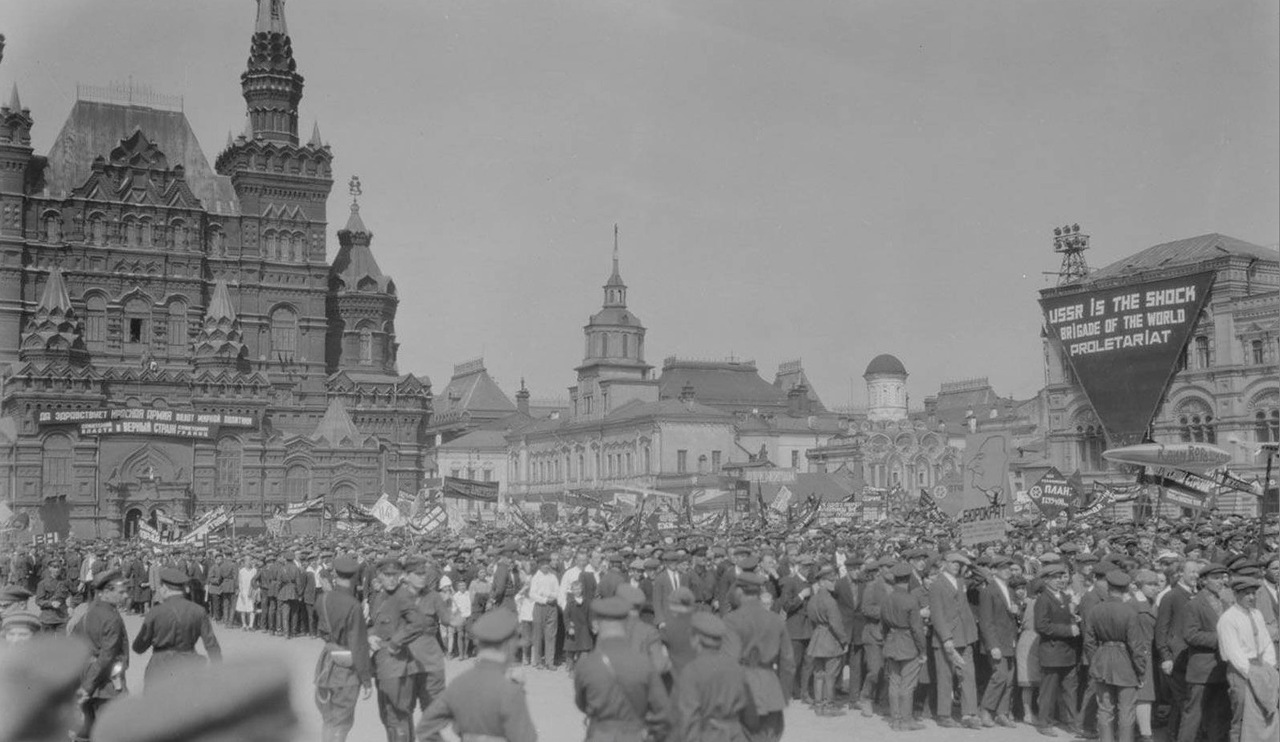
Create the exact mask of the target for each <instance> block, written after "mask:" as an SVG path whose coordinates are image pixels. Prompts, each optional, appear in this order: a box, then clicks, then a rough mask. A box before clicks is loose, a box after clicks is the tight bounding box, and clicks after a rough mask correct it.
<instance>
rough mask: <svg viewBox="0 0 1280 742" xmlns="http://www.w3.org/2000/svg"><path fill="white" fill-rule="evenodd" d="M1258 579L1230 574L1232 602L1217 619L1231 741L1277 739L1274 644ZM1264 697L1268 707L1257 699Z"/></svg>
mask: <svg viewBox="0 0 1280 742" xmlns="http://www.w3.org/2000/svg"><path fill="white" fill-rule="evenodd" d="M1261 587H1262V583H1261V581H1259V580H1258V579H1257V578H1254V577H1236V578H1234V579H1232V581H1231V590H1232V592H1234V593H1235V603H1234V604H1233V605H1232V606H1231V607H1229V608H1227V609H1226V610H1225V611H1223V612H1222V616H1221V617H1219V618H1218V627H1217V629H1218V648H1219V654H1221V656H1222V659H1223V660H1224V661H1225V663H1226V665H1227V684H1228V687H1229V689H1230V696H1231V739H1232V740H1233V742H1234V741H1235V740H1241V741H1243V740H1253V739H1259V740H1263V739H1266V740H1274V739H1277V738H1278V737H1280V714H1278V713H1277V712H1276V689H1277V687H1278V686H1280V675H1278V674H1277V671H1276V653H1275V647H1274V646H1273V645H1272V643H1271V637H1270V636H1269V635H1268V634H1267V633H1266V630H1265V629H1266V626H1265V622H1266V619H1265V618H1264V617H1263V615H1262V611H1260V610H1258V605H1257V604H1258V594H1259V591H1260V589H1261ZM1262 698H1267V699H1269V701H1270V704H1269V706H1264V705H1263V702H1262V701H1260V700H1259V699H1262Z"/></svg>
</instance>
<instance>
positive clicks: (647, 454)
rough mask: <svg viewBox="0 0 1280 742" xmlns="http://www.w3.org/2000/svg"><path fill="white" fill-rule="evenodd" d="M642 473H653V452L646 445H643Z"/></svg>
mask: <svg viewBox="0 0 1280 742" xmlns="http://www.w3.org/2000/svg"><path fill="white" fill-rule="evenodd" d="M644 473H645V474H652V473H653V453H652V452H651V451H650V450H649V447H648V446H645V447H644Z"/></svg>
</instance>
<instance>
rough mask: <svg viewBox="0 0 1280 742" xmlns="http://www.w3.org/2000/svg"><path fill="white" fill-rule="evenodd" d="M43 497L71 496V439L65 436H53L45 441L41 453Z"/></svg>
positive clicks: (41, 487)
mask: <svg viewBox="0 0 1280 742" xmlns="http://www.w3.org/2000/svg"><path fill="white" fill-rule="evenodd" d="M41 460H42V464H43V467H42V469H43V470H42V474H43V476H42V477H41V480H40V489H41V493H40V494H41V495H42V496H43V497H44V498H46V499H47V498H50V497H68V496H70V495H71V439H70V438H68V437H66V436H65V435H51V436H49V437H48V438H46V439H45V440H44V450H43V451H42V452H41Z"/></svg>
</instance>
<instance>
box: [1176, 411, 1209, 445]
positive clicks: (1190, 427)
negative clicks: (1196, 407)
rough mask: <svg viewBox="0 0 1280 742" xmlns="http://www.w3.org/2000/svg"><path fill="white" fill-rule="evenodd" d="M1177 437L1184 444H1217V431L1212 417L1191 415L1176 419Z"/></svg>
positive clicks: (1197, 414)
mask: <svg viewBox="0 0 1280 742" xmlns="http://www.w3.org/2000/svg"><path fill="white" fill-rule="evenodd" d="M1178 427H1179V437H1181V438H1182V440H1183V441H1184V442H1192V441H1194V442H1196V443H1217V442H1218V431H1217V427H1216V426H1215V425H1214V422H1213V415H1209V414H1199V413H1196V414H1191V415H1182V416H1181V417H1179V418H1178Z"/></svg>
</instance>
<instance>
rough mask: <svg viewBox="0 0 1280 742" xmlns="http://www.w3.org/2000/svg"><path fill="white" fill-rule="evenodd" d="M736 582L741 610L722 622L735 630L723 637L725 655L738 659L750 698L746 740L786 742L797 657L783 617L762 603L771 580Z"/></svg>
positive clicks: (752, 575) (750, 577) (747, 575)
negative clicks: (787, 710) (786, 719)
mask: <svg viewBox="0 0 1280 742" xmlns="http://www.w3.org/2000/svg"><path fill="white" fill-rule="evenodd" d="M737 581H738V582H737V584H738V587H737V588H736V589H735V592H736V593H737V594H738V607H737V608H736V609H734V610H733V611H732V612H730V613H729V615H727V616H725V619H724V622H725V624H726V625H728V627H729V628H730V629H732V631H731V632H730V633H729V634H728V635H727V636H726V637H725V639H726V646H725V649H724V651H725V652H726V653H727V654H728V655H729V656H730V657H737V658H738V664H740V665H742V668H743V671H744V672H745V673H746V678H747V690H748V691H749V693H750V697H751V698H750V700H751V703H750V704H749V705H748V708H747V711H746V730H747V738H748V739H750V740H756V741H758V742H776V741H777V740H779V739H781V738H782V732H783V730H784V727H785V724H784V720H783V717H782V710H783V709H785V708H786V706H787V698H788V697H789V696H790V695H791V682H792V680H793V679H794V678H795V656H794V655H793V654H792V652H791V640H790V639H789V638H788V637H787V625H786V623H785V621H784V620H783V618H782V616H780V615H778V614H777V613H774V612H773V611H770V610H769V609H768V608H766V607H765V606H764V604H763V603H762V602H761V601H760V595H761V592H762V591H763V590H764V589H765V583H766V582H767V581H768V578H767V577H765V576H764V575H762V574H758V573H756V572H743V573H742V574H740V575H738V578H737Z"/></svg>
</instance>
